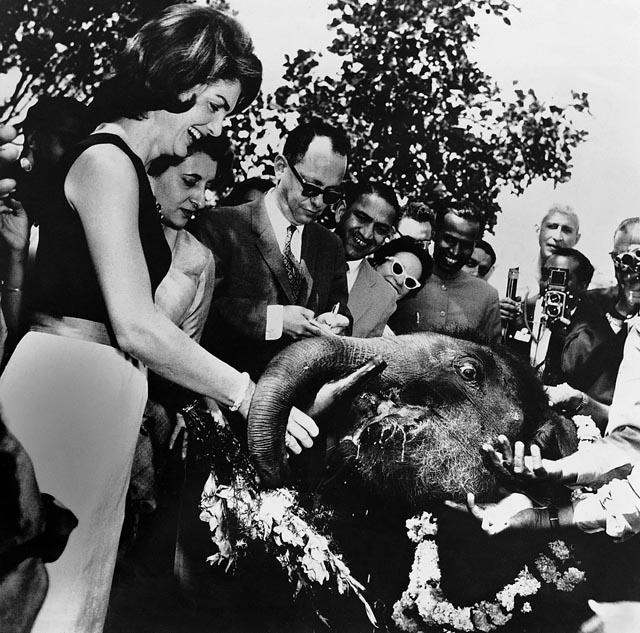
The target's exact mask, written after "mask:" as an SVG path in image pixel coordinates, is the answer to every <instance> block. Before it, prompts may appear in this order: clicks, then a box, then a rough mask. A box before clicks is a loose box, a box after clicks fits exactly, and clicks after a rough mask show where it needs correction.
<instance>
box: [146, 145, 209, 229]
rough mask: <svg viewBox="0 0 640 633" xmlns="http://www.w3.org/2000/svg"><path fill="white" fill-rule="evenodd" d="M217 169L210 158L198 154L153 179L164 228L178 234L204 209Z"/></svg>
mask: <svg viewBox="0 0 640 633" xmlns="http://www.w3.org/2000/svg"><path fill="white" fill-rule="evenodd" d="M217 168H218V165H217V163H216V162H215V161H214V160H213V158H211V156H209V155H208V154H204V153H197V154H192V155H191V156H187V157H186V158H185V159H184V160H183V161H182V162H181V163H180V164H179V165H175V166H172V167H169V168H168V169H166V170H165V171H164V172H162V173H161V174H160V175H159V176H154V177H153V178H151V184H152V188H153V192H154V195H155V197H156V200H157V201H158V203H159V204H160V206H161V214H162V222H163V224H165V225H166V226H170V227H171V228H174V229H176V230H178V231H179V230H180V229H182V228H184V226H185V224H186V223H187V222H188V221H189V220H190V219H191V218H192V217H194V216H195V214H196V213H197V212H198V211H199V210H200V209H202V208H203V207H204V205H205V199H206V194H207V191H208V190H211V188H212V186H213V181H214V179H215V176H216V171H217Z"/></svg>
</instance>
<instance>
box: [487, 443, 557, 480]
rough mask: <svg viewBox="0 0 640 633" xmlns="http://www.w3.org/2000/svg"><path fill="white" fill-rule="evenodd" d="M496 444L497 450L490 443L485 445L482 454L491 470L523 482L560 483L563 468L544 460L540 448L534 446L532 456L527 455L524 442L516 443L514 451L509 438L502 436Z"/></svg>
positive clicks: (551, 461) (554, 462) (553, 462)
mask: <svg viewBox="0 0 640 633" xmlns="http://www.w3.org/2000/svg"><path fill="white" fill-rule="evenodd" d="M496 444H497V449H496V448H495V447H494V446H493V445H491V444H489V443H486V444H483V445H482V452H483V454H484V455H485V457H486V459H487V461H488V463H489V465H490V467H491V469H492V470H494V471H495V472H496V473H497V474H499V475H501V476H502V477H506V478H507V479H511V478H515V479H519V480H523V481H542V480H546V481H560V480H561V479H562V468H561V467H560V466H559V465H558V463H557V462H556V461H555V460H552V459H543V458H542V455H541V454H540V447H539V446H537V445H535V444H532V445H531V448H530V451H531V454H530V455H525V449H524V443H523V442H516V443H515V444H514V445H513V450H512V448H511V443H510V442H509V440H508V438H507V437H506V436H504V435H500V436H499V437H498V439H497V441H496Z"/></svg>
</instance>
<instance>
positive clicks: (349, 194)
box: [343, 180, 400, 223]
mask: <svg viewBox="0 0 640 633" xmlns="http://www.w3.org/2000/svg"><path fill="white" fill-rule="evenodd" d="M343 189H344V201H345V204H346V205H347V209H349V207H350V206H351V205H352V204H353V203H354V202H355V201H356V200H358V198H360V197H362V196H367V195H374V196H378V197H379V198H382V199H383V200H384V201H385V202H387V203H388V204H389V205H391V206H392V207H393V210H394V211H395V212H396V222H397V220H398V217H399V214H400V205H399V203H398V196H396V192H395V191H394V190H393V187H391V186H390V185H386V184H385V183H383V182H376V181H374V180H365V181H363V182H352V181H349V182H345V183H344V184H343ZM394 223H395V222H394Z"/></svg>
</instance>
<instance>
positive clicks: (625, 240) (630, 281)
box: [612, 224, 640, 303]
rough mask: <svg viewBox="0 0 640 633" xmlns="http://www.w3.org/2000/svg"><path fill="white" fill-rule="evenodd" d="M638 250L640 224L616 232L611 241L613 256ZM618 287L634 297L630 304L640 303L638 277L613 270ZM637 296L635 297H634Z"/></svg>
mask: <svg viewBox="0 0 640 633" xmlns="http://www.w3.org/2000/svg"><path fill="white" fill-rule="evenodd" d="M638 249H640V224H636V225H632V226H629V227H628V228H627V230H626V231H618V232H617V233H616V234H615V236H614V240H613V251H612V253H613V254H616V255H618V254H621V253H628V252H629V251H631V252H635V251H637V250H638ZM615 274H616V281H617V282H618V286H619V287H621V288H623V289H624V290H625V292H628V293H631V294H632V295H634V298H633V299H634V300H632V301H631V302H632V303H640V275H637V274H635V273H634V272H632V271H630V270H620V269H619V268H617V267H616V268H615ZM635 295H637V297H635Z"/></svg>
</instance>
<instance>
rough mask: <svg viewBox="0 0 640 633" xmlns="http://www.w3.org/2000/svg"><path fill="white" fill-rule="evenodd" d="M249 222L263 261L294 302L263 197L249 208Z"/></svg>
mask: <svg viewBox="0 0 640 633" xmlns="http://www.w3.org/2000/svg"><path fill="white" fill-rule="evenodd" d="M251 222H252V226H253V231H254V233H255V234H256V246H257V248H258V251H260V254H261V255H262V258H263V259H264V261H265V263H266V264H267V266H268V267H269V269H270V270H271V272H272V273H273V275H274V277H275V278H276V280H277V281H278V283H279V284H280V286H281V287H282V289H283V290H284V292H285V294H286V295H287V298H288V299H289V301H291V303H294V302H295V297H294V296H293V293H292V292H291V286H290V285H289V278H288V277H287V270H286V268H285V267H284V261H283V260H282V253H281V252H280V248H279V246H278V240H276V234H275V233H274V231H273V227H272V226H271V222H270V221H269V216H268V215H267V209H266V207H265V205H264V199H263V198H260V200H259V201H258V203H257V204H256V205H255V206H254V207H253V209H252V210H251Z"/></svg>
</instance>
